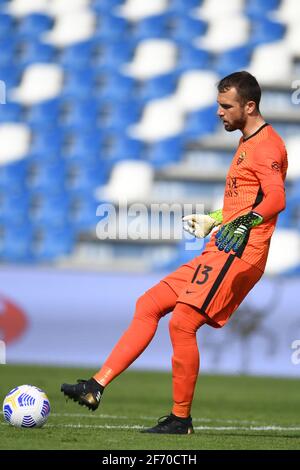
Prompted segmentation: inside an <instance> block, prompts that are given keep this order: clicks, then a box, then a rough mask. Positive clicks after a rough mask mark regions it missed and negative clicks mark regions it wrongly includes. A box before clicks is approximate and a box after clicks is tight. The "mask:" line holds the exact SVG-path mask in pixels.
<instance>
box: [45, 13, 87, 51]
mask: <svg viewBox="0 0 300 470" xmlns="http://www.w3.org/2000/svg"><path fill="white" fill-rule="evenodd" d="M95 24H96V18H95V15H94V13H93V12H92V11H90V10H89V9H82V10H76V11H74V12H71V13H66V14H63V15H60V16H58V17H57V19H56V22H55V24H54V27H53V29H52V30H51V31H49V32H47V33H46V34H45V35H44V37H43V40H44V42H47V43H49V44H53V45H54V46H58V47H66V46H70V45H72V44H75V43H77V42H80V41H85V40H87V39H89V38H90V37H92V35H93V33H94V31H95Z"/></svg>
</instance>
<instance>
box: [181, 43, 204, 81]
mask: <svg viewBox="0 0 300 470" xmlns="http://www.w3.org/2000/svg"><path fill="white" fill-rule="evenodd" d="M177 45H178V49H179V54H178V62H177V67H176V71H177V72H180V73H183V72H185V71H188V70H190V69H205V68H208V67H209V65H210V61H211V56H210V54H209V53H208V52H207V51H206V50H204V49H198V48H197V47H194V46H192V45H191V44H189V43H188V42H182V41H179V42H178V43H177Z"/></svg>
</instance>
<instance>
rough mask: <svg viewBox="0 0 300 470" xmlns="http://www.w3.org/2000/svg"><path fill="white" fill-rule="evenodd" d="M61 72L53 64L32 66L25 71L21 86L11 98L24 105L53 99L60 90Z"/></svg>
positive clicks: (14, 91) (59, 68)
mask: <svg viewBox="0 0 300 470" xmlns="http://www.w3.org/2000/svg"><path fill="white" fill-rule="evenodd" d="M62 82H63V70H62V68H61V67H59V66H58V65H55V64H40V63H38V64H33V65H30V66H28V67H27V68H26V69H25V72H24V75H23V77H22V81H21V84H20V86H19V87H18V88H15V89H14V90H13V91H12V93H11V96H12V98H13V99H14V100H15V101H19V102H20V103H22V104H24V105H33V104H36V103H39V102H40V101H44V100H48V99H51V98H55V97H56V96H57V95H59V93H60V92H61V89H62Z"/></svg>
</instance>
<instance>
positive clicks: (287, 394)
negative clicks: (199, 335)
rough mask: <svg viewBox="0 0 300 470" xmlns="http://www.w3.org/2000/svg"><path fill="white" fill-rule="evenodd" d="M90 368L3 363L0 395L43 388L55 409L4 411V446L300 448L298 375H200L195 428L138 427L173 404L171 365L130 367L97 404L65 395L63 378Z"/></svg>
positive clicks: (0, 430) (0, 427)
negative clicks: (28, 420) (183, 431)
mask: <svg viewBox="0 0 300 470" xmlns="http://www.w3.org/2000/svg"><path fill="white" fill-rule="evenodd" d="M92 372H94V371H91V370H87V369H75V368H72V369H71V368H59V367H42V366H12V365H2V366H0V374H1V382H0V383H1V385H0V387H1V388H0V399H1V403H2V401H3V399H4V396H5V395H6V393H7V392H9V391H10V390H11V389H12V388H13V387H14V386H16V385H22V384H25V383H30V384H33V385H36V386H39V387H41V388H43V389H44V390H45V391H46V393H47V395H48V397H49V399H50V402H51V414H50V417H49V419H48V421H47V423H46V425H45V426H44V427H43V428H41V429H17V428H13V427H12V426H10V425H8V424H7V423H5V422H4V419H3V415H2V417H1V419H0V423H1V424H0V449H95V450H100V449H101V450H117V449H121V450H131V449H144V450H169V449H175V450H176V449H182V450H190V449H197V450H202V449H229V450H230V449H241V450H242V449H300V406H299V403H300V380H296V379H279V378H266V377H247V376H209V375H200V376H199V379H198V384H197V389H196V393H195V399H194V405H193V410H192V416H193V422H194V427H195V434H193V435H189V436H168V435H163V436H161V435H149V434H148V435H147V434H141V433H140V432H139V430H140V429H141V428H142V427H146V426H147V427H148V426H152V425H154V424H155V423H156V421H157V418H159V417H160V416H162V415H165V414H168V413H169V412H170V410H171V394H172V392H171V390H172V386H171V373H162V372H140V371H127V372H125V373H124V374H122V375H121V376H120V377H119V378H117V379H116V380H115V381H114V382H113V383H112V384H111V385H110V386H109V387H107V390H105V393H104V396H103V400H102V402H101V405H100V407H99V408H98V410H97V411H95V412H90V411H88V410H87V409H86V408H83V407H80V406H78V404H77V403H74V402H73V401H68V402H66V400H65V398H64V396H63V395H62V393H61V392H60V384H61V383H62V382H70V383H73V382H75V380H76V379H77V378H88V377H89V376H90V375H91V373H92Z"/></svg>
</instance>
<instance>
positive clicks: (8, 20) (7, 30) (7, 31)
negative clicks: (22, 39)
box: [0, 13, 14, 38]
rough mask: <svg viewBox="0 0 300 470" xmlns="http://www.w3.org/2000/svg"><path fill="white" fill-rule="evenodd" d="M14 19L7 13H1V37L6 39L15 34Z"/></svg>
mask: <svg viewBox="0 0 300 470" xmlns="http://www.w3.org/2000/svg"><path fill="white" fill-rule="evenodd" d="M13 28H14V19H13V17H12V16H11V15H9V14H7V13H0V37H1V38H2V37H3V38H5V37H8V36H9V35H11V34H13Z"/></svg>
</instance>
